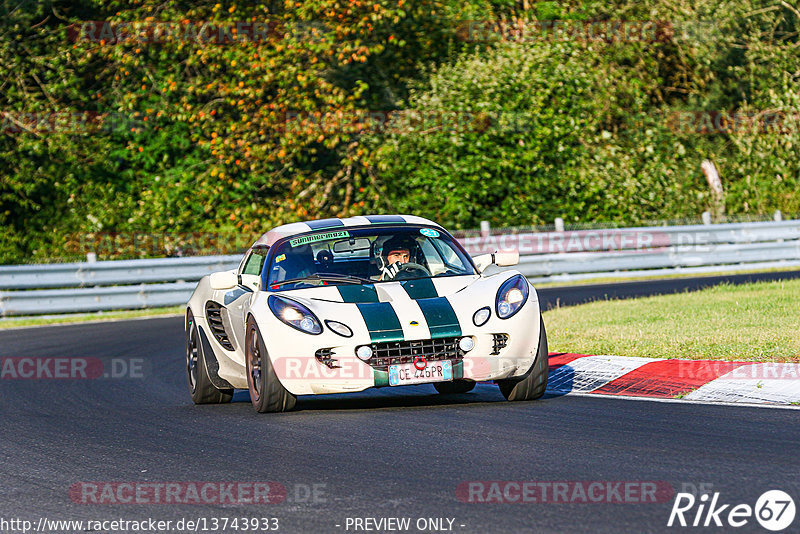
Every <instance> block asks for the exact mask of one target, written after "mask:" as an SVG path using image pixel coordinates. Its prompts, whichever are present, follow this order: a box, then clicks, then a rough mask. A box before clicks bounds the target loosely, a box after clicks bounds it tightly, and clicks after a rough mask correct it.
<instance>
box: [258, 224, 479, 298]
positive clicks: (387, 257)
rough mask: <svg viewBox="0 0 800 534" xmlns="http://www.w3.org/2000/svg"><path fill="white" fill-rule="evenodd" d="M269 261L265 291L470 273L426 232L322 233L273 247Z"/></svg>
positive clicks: (461, 258)
mask: <svg viewBox="0 0 800 534" xmlns="http://www.w3.org/2000/svg"><path fill="white" fill-rule="evenodd" d="M271 258H272V259H271V261H270V263H269V265H265V267H264V272H263V274H262V276H263V277H265V278H267V283H266V284H265V286H264V287H267V288H268V289H269V290H278V289H280V290H286V289H297V288H304V287H313V286H319V285H338V284H353V283H363V284H370V283H375V282H389V281H397V280H412V279H418V278H432V277H443V276H460V275H474V274H476V273H475V269H474V267H473V266H472V262H471V261H470V259H469V258H468V257H467V255H466V254H465V253H464V252H463V251H462V249H461V248H460V247H459V246H458V245H457V244H456V243H455V242H454V240H453V238H451V237H450V236H449V235H447V234H444V233H442V232H441V231H439V230H436V229H433V228H426V227H409V226H403V227H382V228H374V227H370V228H360V229H350V228H348V229H342V230H331V229H328V230H324V231H320V232H316V233H313V234H306V235H303V236H300V237H294V238H289V239H287V240H285V241H283V242H281V243H279V244H277V245H276V246H275V247H274V249H273V251H272V255H271Z"/></svg>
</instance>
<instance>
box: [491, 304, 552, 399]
mask: <svg viewBox="0 0 800 534" xmlns="http://www.w3.org/2000/svg"><path fill="white" fill-rule="evenodd" d="M548 357H549V353H548V352H547V333H545V331H544V321H543V320H542V317H541V315H540V316H539V350H538V351H537V352H536V359H535V360H534V362H533V365H531V368H530V369H528V372H527V373H525V374H524V375H523V376H520V377H515V378H506V379H505V380H498V381H497V384H498V385H499V386H500V392H501V393H502V394H503V396H504V397H505V398H506V400H509V401H525V400H535V399H538V398H539V397H541V396H542V395H544V390H545V389H547V374H548V372H549V365H548V363H547V358H548Z"/></svg>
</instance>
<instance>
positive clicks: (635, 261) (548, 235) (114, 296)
mask: <svg viewBox="0 0 800 534" xmlns="http://www.w3.org/2000/svg"><path fill="white" fill-rule="evenodd" d="M461 242H462V244H463V245H464V246H465V248H466V249H467V251H468V252H469V253H470V254H473V255H475V254H480V253H482V252H494V251H495V250H504V249H505V250H509V249H517V250H519V251H520V254H521V257H520V264H519V265H518V266H517V267H515V268H517V269H519V271H520V272H522V273H523V274H524V275H525V276H527V277H528V278H529V279H530V280H531V281H532V282H534V283H541V282H545V281H570V280H580V279H585V278H596V277H611V278H613V277H623V276H624V277H643V276H654V275H661V274H672V273H703V272H711V271H729V270H742V269H766V268H788V267H796V266H800V220H792V221H778V222H755V223H731V224H718V225H694V226H677V227H674V226H673V227H642V228H615V229H607V230H580V231H571V232H570V231H568V232H543V233H519V234H504V235H485V236H477V237H465V238H463V239H461ZM240 259H241V257H240V256H238V255H229V256H200V257H191V258H163V259H153V260H125V261H101V262H91V263H65V264H56V265H13V266H0V316H15V315H36V314H57V313H70V312H87V311H103V310H114V309H141V308H154V307H161V306H176V305H181V304H184V303H186V301H188V299H189V297H190V296H191V293H192V291H193V290H194V287H195V285H196V282H197V280H199V279H200V278H202V277H203V276H205V275H206V274H209V273H211V272H214V271H223V270H228V269H233V268H236V267H237V266H238V264H239V260H240ZM56 288H58V289H56ZM9 290H10V291H9Z"/></svg>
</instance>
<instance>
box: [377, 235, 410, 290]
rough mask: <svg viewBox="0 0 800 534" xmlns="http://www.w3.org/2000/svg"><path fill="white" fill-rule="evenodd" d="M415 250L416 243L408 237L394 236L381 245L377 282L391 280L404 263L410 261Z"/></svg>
mask: <svg viewBox="0 0 800 534" xmlns="http://www.w3.org/2000/svg"><path fill="white" fill-rule="evenodd" d="M416 250H417V242H416V241H415V240H414V239H413V238H412V237H409V236H400V235H398V236H394V237H392V238H390V239H388V240H387V241H386V242H385V243H384V244H383V252H382V253H381V260H382V262H381V267H380V270H381V276H380V278H379V280H393V279H394V277H395V276H397V273H398V272H399V271H400V269H402V267H403V264H404V263H408V262H410V261H411V259H412V257H414V258H416V254H414V253H415V252H416Z"/></svg>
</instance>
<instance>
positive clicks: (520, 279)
mask: <svg viewBox="0 0 800 534" xmlns="http://www.w3.org/2000/svg"><path fill="white" fill-rule="evenodd" d="M527 300H528V281H527V280H525V277H524V276H522V275H521V274H518V275H516V276H512V277H511V278H509V279H508V280H506V281H505V282H503V285H501V286H500V290H499V291H498V292H497V300H496V304H495V310H496V311H497V316H498V317H499V318H501V319H508V318H509V317H511V316H512V315H514V314H515V313H517V312H518V311H519V309H520V308H522V306H524V305H525V302H526V301H527Z"/></svg>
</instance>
